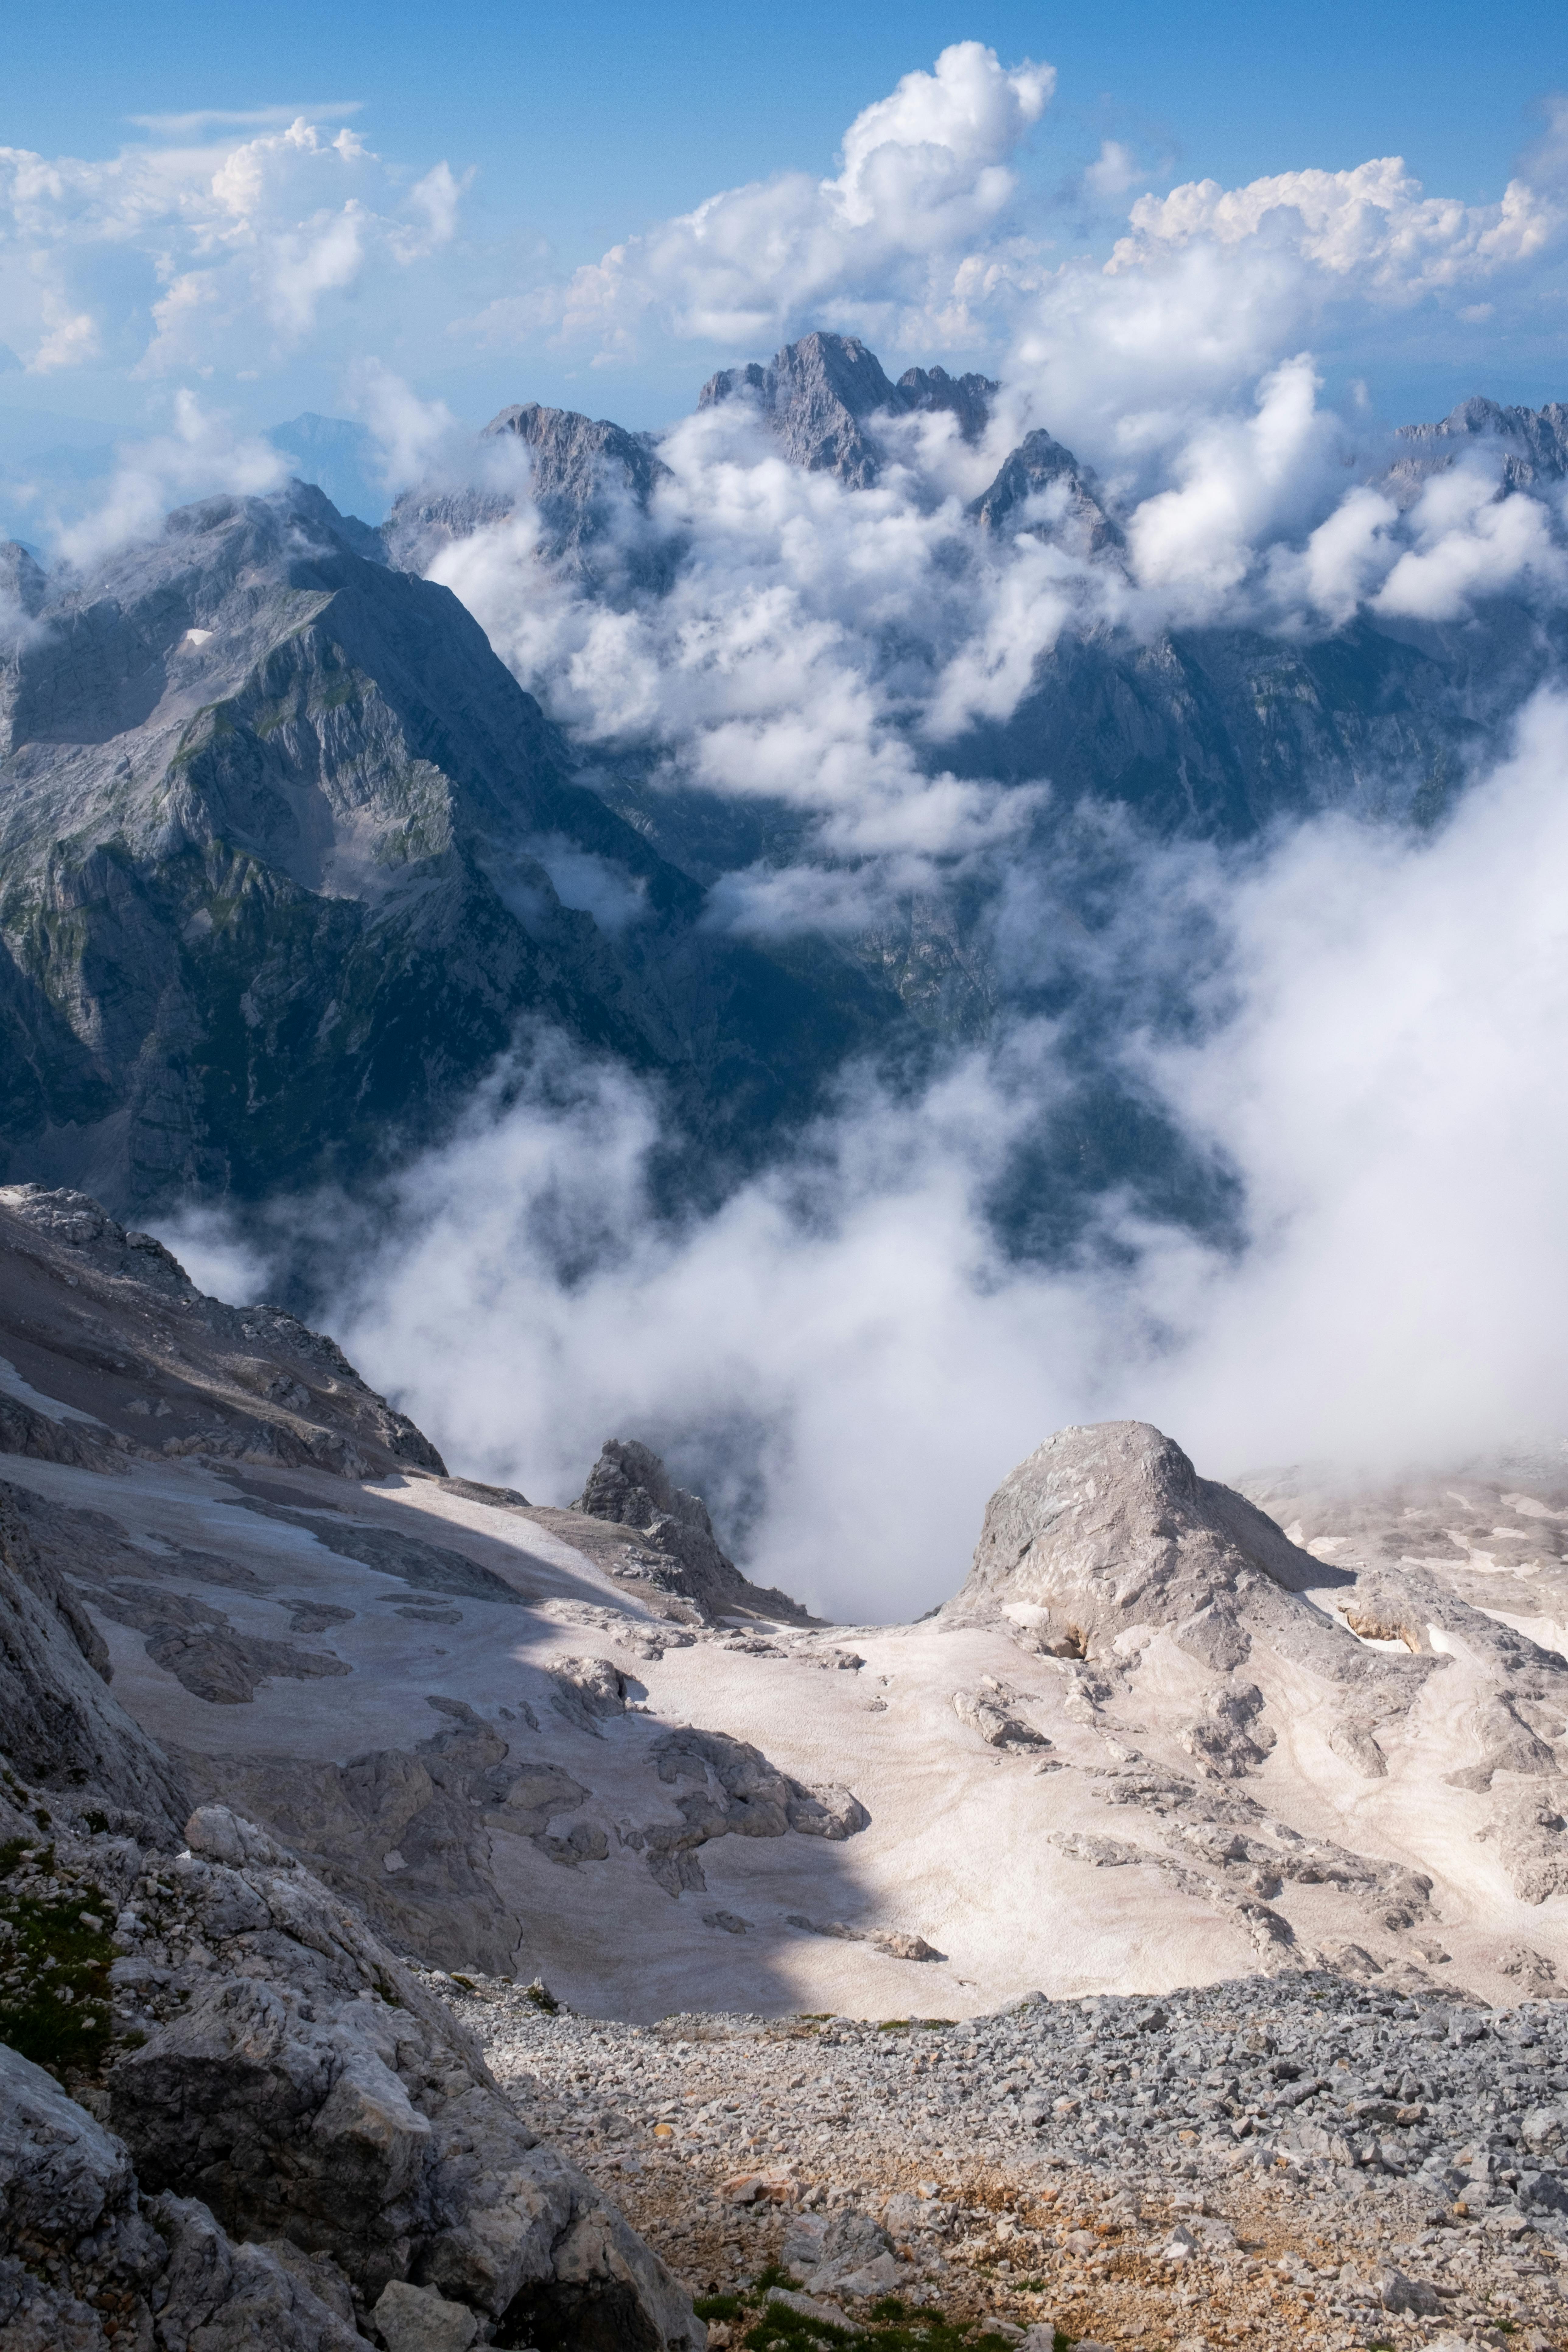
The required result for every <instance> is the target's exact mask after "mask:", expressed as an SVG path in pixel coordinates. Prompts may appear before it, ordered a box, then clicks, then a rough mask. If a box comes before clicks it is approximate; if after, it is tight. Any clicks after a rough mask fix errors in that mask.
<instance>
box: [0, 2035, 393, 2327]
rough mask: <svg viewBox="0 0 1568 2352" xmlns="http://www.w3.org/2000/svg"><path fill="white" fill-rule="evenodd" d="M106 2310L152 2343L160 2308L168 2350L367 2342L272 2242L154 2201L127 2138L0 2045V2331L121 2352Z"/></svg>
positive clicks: (200, 2212) (190, 2204)
mask: <svg viewBox="0 0 1568 2352" xmlns="http://www.w3.org/2000/svg"><path fill="white" fill-rule="evenodd" d="M290 2251H292V2250H290ZM316 2267H317V2269H318V2271H321V2270H322V2269H324V2268H326V2267H328V2266H323V2265H317V2266H316ZM322 2283H323V2284H327V2282H326V2281H325V2280H324V2279H323V2281H322ZM340 2284H341V2283H340ZM100 2306H102V2308H100ZM105 2309H107V2310H108V2311H115V2312H116V2313H117V2326H116V2336H118V2340H120V2341H121V2342H123V2341H125V2340H126V2337H127V2334H128V2333H129V2334H130V2336H131V2340H132V2341H138V2342H143V2343H146V2344H148V2345H151V2344H152V2342H153V2326H154V2321H153V2314H154V2313H156V2330H157V2342H158V2345H159V2346H160V2347H162V2352H250V2347H254V2346H256V2345H258V2344H265V2345H267V2346H268V2347H274V2346H275V2347H277V2352H353V2347H356V2346H358V2345H359V2344H360V2341H361V2338H360V2336H359V2334H358V2331H357V2330H356V2329H355V2328H354V2327H353V2325H352V2323H351V2320H350V2319H349V2317H348V2316H347V2315H346V2314H345V2313H344V2312H342V2311H341V2310H337V2309H334V2308H333V2307H332V2305H331V2303H330V2302H328V2301H327V2300H325V2299H324V2298H323V2297H322V2295H321V2294H318V2293H317V2292H316V2291H315V2289H314V2288H313V2286H312V2285H311V2284H310V2282H309V2281H308V2279H306V2278H305V2277H302V2276H300V2275H299V2274H298V2272H297V2271H296V2269H294V2268H293V2267H291V2266H289V2264H287V2263H283V2262H281V2261H280V2260H279V2256H278V2254H277V2253H276V2252H274V2251H273V2250H272V2249H270V2248H268V2247H264V2246H256V2245H236V2244H234V2243H232V2242H230V2240H229V2239H228V2238H227V2237H226V2235H225V2233H224V2231H222V2230H221V2229H220V2228H219V2226H218V2224H217V2223H216V2221H215V2220H214V2219H213V2216H212V2214H211V2213H210V2212H209V2211H208V2210H207V2209H206V2207H205V2205H203V2204H201V2203H199V2202H197V2201H196V2200H194V2199H184V2198H177V2197H163V2198H155V2199H152V2200H143V2198H142V2193H141V2190H140V2189H139V2187H138V2184H137V2181H136V2179H135V2176H134V2174H133V2172H132V2164H131V2159H130V2157H129V2155H128V2153H127V2150H126V2148H125V2147H124V2146H123V2144H122V2143H121V2141H120V2140H119V2139H117V2138H116V2137H114V2136H113V2134H111V2133H110V2132H108V2131H106V2130H105V2129H104V2127H103V2126H102V2125H101V2124H100V2123H99V2122H97V2121H96V2120H95V2118H94V2117H93V2116H89V2114H87V2112H86V2111H85V2110H84V2109H83V2108H81V2107H79V2105H76V2103H75V2102H74V2101H73V2100H71V2099H68V2097H67V2096H66V2095H65V2093H64V2092H63V2091H61V2090H60V2089H59V2087H58V2084H56V2083H54V2082H53V2081H52V2080H51V2078H50V2077H49V2076H48V2075H47V2074H45V2073H44V2072H43V2070H42V2069H41V2068H40V2067H37V2066H34V2065H31V2064H29V2063H28V2062H27V2060H26V2059H25V2058H22V2057H19V2056H18V2055H17V2054H16V2052H15V2051H13V2050H8V2049H6V2048H5V2046H4V2045H3V2044H0V2337H3V2338H4V2341H5V2345H6V2347H7V2352H12V2347H15V2352H107V2347H108V2346H109V2345H110V2342H111V2341H113V2340H115V2338H114V2337H111V2336H110V2335H109V2334H108V2333H106V2332H105V2328H104V2325H103V2317H104V2311H105Z"/></svg>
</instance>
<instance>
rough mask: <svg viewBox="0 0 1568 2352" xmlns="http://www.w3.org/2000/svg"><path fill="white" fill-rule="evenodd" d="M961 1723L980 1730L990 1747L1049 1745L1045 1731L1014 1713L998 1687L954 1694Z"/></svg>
mask: <svg viewBox="0 0 1568 2352" xmlns="http://www.w3.org/2000/svg"><path fill="white" fill-rule="evenodd" d="M952 1711H953V1713H954V1715H956V1716H957V1717H958V1719H959V1721H960V1723H963V1724H967V1725H968V1727H969V1728H970V1730H971V1731H977V1732H978V1733H979V1735H980V1737H981V1738H982V1739H984V1742H985V1744H986V1746H987V1747H988V1748H1048V1747H1049V1746H1050V1744H1051V1743H1050V1741H1049V1740H1048V1739H1047V1738H1046V1736H1045V1733H1044V1732H1043V1731H1037V1730H1036V1729H1035V1727H1034V1726H1033V1724H1030V1723H1026V1722H1025V1721H1024V1720H1023V1718H1022V1717H1020V1716H1017V1715H1015V1714H1014V1713H1012V1711H1011V1710H1010V1708H1009V1707H1008V1706H1007V1704H1006V1702H1005V1699H1004V1697H1003V1695H1002V1693H1001V1692H1000V1691H999V1690H984V1689H982V1690H975V1691H969V1690H961V1691H954V1692H953V1695H952Z"/></svg>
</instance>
